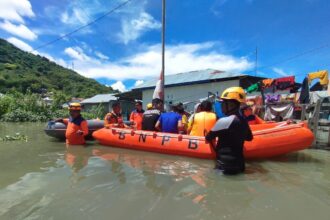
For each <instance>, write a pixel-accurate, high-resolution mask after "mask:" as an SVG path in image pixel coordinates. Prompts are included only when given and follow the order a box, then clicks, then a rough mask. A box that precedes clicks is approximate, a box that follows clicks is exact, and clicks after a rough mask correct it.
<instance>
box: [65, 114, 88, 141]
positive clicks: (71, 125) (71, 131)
mask: <svg viewBox="0 0 330 220" xmlns="http://www.w3.org/2000/svg"><path fill="white" fill-rule="evenodd" d="M63 122H64V123H65V124H66V125H67V127H66V132H65V137H66V143H67V144H70V145H82V144H85V136H86V135H88V125H87V121H86V120H85V119H84V118H82V117H80V118H77V119H64V120H63ZM79 130H81V131H82V132H83V133H82V134H77V131H79Z"/></svg>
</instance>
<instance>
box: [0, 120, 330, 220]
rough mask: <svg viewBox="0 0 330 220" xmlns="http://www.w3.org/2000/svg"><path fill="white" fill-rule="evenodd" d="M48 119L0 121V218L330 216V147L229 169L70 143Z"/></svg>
mask: <svg viewBox="0 0 330 220" xmlns="http://www.w3.org/2000/svg"><path fill="white" fill-rule="evenodd" d="M44 126H45V125H44V124H35V123H23V124H14V123H0V136H5V135H6V134H8V135H14V134H15V133H16V132H20V133H22V134H26V135H28V137H29V140H28V142H22V141H12V142H0V170H1V172H0V219H1V220H5V219H61V220H62V219H70V220H71V219H79V220H83V219H93V220H96V219H124V220H125V219H127V220H132V219H143V220H144V219H157V220H158V219H180V220H183V219H245V220H248V219H251V220H252V219H253V220H256V219H267V220H272V219H276V220H279V219H299V220H303V219H318V220H321V219H327V220H328V219H329V216H330V152H329V151H322V150H304V151H301V152H299V153H293V154H290V155H287V156H283V157H281V158H276V159H272V160H265V161H250V162H248V163H247V172H246V173H245V174H242V175H238V176H231V177H227V176H223V175H222V174H220V173H218V172H216V171H215V170H213V166H214V164H213V161H209V160H200V159H192V158H186V157H177V156H168V155H161V154H155V153H147V152H139V151H131V150H124V149H116V148H110V147H103V146H100V145H98V144H96V143H94V142H90V143H89V144H88V146H87V147H74V148H70V149H67V148H66V147H65V144H64V143H61V142H58V141H56V140H54V139H52V138H49V137H47V136H46V135H45V134H44V132H43V128H44Z"/></svg>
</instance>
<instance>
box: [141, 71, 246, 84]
mask: <svg viewBox="0 0 330 220" xmlns="http://www.w3.org/2000/svg"><path fill="white" fill-rule="evenodd" d="M239 76H244V74H241V73H231V72H225V71H219V70H214V69H206V70H198V71H191V72H185V73H178V74H173V75H166V77H165V86H169V85H171V86H172V85H177V84H187V83H203V82H205V81H209V80H216V79H225V78H233V77H234V78H235V77H239ZM157 80H158V78H153V79H151V80H149V81H147V82H145V83H143V84H141V85H139V86H136V87H134V89H146V88H152V87H155V86H156V82H157Z"/></svg>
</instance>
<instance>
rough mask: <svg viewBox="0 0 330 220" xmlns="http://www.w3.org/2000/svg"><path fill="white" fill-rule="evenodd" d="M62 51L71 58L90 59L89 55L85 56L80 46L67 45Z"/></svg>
mask: <svg viewBox="0 0 330 220" xmlns="http://www.w3.org/2000/svg"><path fill="white" fill-rule="evenodd" d="M64 52H65V53H66V54H67V55H68V56H70V57H71V58H73V59H75V60H78V61H90V60H92V58H91V57H89V56H87V55H86V54H85V53H84V52H83V50H82V49H81V48H80V47H68V48H65V50H64Z"/></svg>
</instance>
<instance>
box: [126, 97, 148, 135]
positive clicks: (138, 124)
mask: <svg viewBox="0 0 330 220" xmlns="http://www.w3.org/2000/svg"><path fill="white" fill-rule="evenodd" d="M143 113H144V110H143V109H142V102H141V101H137V102H136V103H135V110H134V111H132V113H131V115H130V117H129V120H130V122H131V123H132V125H133V126H134V127H135V128H136V129H137V130H141V129H142V119H143Z"/></svg>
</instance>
